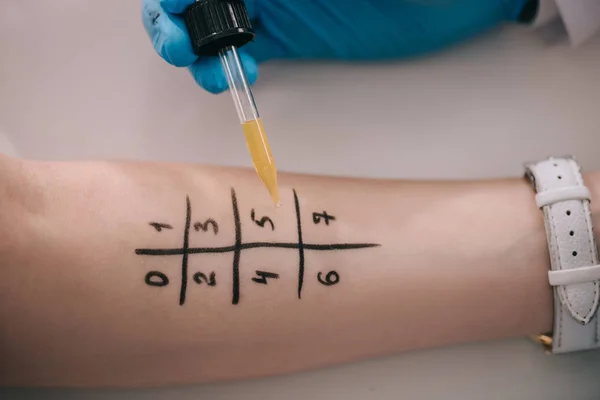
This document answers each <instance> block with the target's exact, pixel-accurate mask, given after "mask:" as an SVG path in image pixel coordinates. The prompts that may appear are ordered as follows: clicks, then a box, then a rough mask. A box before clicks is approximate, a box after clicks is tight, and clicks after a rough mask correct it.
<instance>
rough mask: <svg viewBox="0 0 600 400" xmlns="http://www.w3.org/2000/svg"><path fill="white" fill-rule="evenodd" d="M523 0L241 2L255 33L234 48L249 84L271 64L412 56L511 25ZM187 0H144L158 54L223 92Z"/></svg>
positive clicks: (148, 27) (209, 88)
mask: <svg viewBox="0 0 600 400" xmlns="http://www.w3.org/2000/svg"><path fill="white" fill-rule="evenodd" d="M526 2H527V0H246V7H247V9H248V13H249V15H250V18H251V21H252V24H253V28H254V30H255V32H256V39H255V41H254V42H252V43H249V44H247V45H246V46H244V47H242V49H241V50H240V57H241V58H242V63H243V65H244V68H245V70H246V73H247V75H248V80H249V81H250V83H254V82H255V81H256V78H257V76H258V64H259V63H261V62H263V61H267V60H271V59H338V60H354V61H366V60H382V59H397V58H406V57H413V56H418V55H421V54H425V53H429V52H432V51H437V50H440V49H443V48H445V47H447V46H450V45H452V44H455V43H458V42H461V41H463V40H465V39H468V38H470V37H472V36H475V35H477V34H479V33H481V32H484V31H486V30H487V29H489V28H492V27H494V26H497V25H498V24H500V23H502V22H508V21H515V20H516V19H517V17H518V16H519V14H520V13H521V11H522V9H523V6H524V5H525V3H526ZM192 3H193V0H143V5H142V15H143V21H144V26H145V28H146V30H147V32H148V34H149V36H150V38H151V39H152V43H153V45H154V48H155V50H156V51H157V53H158V54H159V55H160V56H161V57H162V58H163V59H165V60H166V61H167V62H169V63H170V64H172V65H175V66H177V67H188V68H189V69H190V72H191V73H192V75H193V77H194V79H195V80H196V82H197V83H198V84H199V85H200V86H202V87H203V88H204V89H206V90H207V91H209V92H211V93H221V92H223V91H225V90H227V89H228V85H227V80H226V78H225V75H224V73H223V70H222V67H221V64H220V62H219V60H218V58H202V59H198V58H197V57H196V56H195V55H194V53H193V52H192V46H191V42H190V39H189V36H188V33H187V28H186V26H185V23H184V21H183V18H182V13H183V12H184V10H185V9H186V8H187V7H188V6H189V5H191V4H192Z"/></svg>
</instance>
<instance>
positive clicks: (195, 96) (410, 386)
mask: <svg viewBox="0 0 600 400" xmlns="http://www.w3.org/2000/svg"><path fill="white" fill-rule="evenodd" d="M559 34H560V32H559V30H552V29H550V30H545V31H541V32H530V31H528V30H525V29H520V28H507V29H503V30H500V31H494V32H490V33H489V34H488V35H486V36H484V37H482V38H480V39H478V40H476V41H474V42H472V43H469V44H466V45H464V46H460V47H459V48H455V49H453V50H452V51H449V52H444V53H443V54H437V55H435V56H434V57H428V58H427V59H423V60H419V61H418V62H406V63H392V64H378V65H369V66H359V65H336V64H328V65H315V64H304V65H286V64H283V63H280V64H275V63H274V64H270V65H265V66H264V68H262V76H261V79H260V83H259V84H258V85H256V87H255V95H256V98H257V103H258V106H259V109H260V111H261V113H262V116H263V118H264V120H265V127H266V129H267V133H268V135H269V138H270V142H271V146H272V149H273V153H274V155H275V157H276V161H277V163H278V166H279V169H280V170H287V171H300V172H313V173H326V174H337V175H354V176H371V177H398V178H452V179H454V178H479V177H497V176H506V175H515V176H516V175H520V174H521V173H522V164H523V162H525V161H529V160H535V159H538V158H541V157H545V156H547V155H550V154H556V155H564V154H573V155H575V156H576V157H577V158H578V159H579V161H580V162H581V163H582V164H583V166H584V167H585V168H586V169H600V157H598V156H599V155H600V148H599V147H598V146H599V145H600V135H599V131H600V109H599V104H600V74H599V72H598V71H599V68H600V38H597V39H595V40H593V41H591V42H588V43H587V45H586V46H584V47H581V48H579V49H577V50H573V49H570V48H569V46H568V45H567V43H566V41H565V39H564V38H563V37H562V36H560V35H559ZM0 133H3V134H4V135H5V137H2V136H1V135H0V146H2V147H1V148H2V149H3V151H5V152H7V153H11V154H18V155H20V156H23V157H27V158H36V159H48V160H59V159H84V158H136V159H148V160H173V161H187V162H203V163H217V164H228V165H246V166H250V161H249V157H248V155H247V152H246V148H245V144H244V141H243V137H242V134H241V131H240V128H239V125H238V122H237V117H236V114H235V110H234V108H233V104H232V103H231V99H230V97H229V95H227V94H225V95H222V96H212V95H209V94H207V93H204V92H203V91H202V90H200V89H199V88H197V87H196V86H195V85H194V84H193V81H192V80H191V78H190V76H189V75H188V73H187V71H186V70H179V69H176V68H173V67H170V66H168V65H167V64H166V63H164V62H163V61H162V60H161V59H160V58H159V57H158V56H157V55H155V54H154V52H153V50H152V48H151V46H150V42H149V40H148V39H147V37H146V36H145V32H144V30H143V27H142V24H141V16H140V4H139V2H138V1H131V0H130V1H122V0H103V1H98V0H94V1H92V0H53V1H39V0H35V1H34V0H3V1H2V2H1V3H0ZM440 312H443V310H440ZM0 362H1V360H0ZM0 398H2V399H4V398H7V399H21V398H23V399H41V400H45V399H111V400H120V399H127V400H132V399H157V400H158V399H160V400H162V399H170V400H183V399H251V400H254V399H257V400H258V399H282V398H285V399H290V400H292V399H306V398H310V399H313V400H320V399H338V398H339V399H341V398H343V399H363V398H368V399H398V398H406V399H421V398H427V399H429V398H436V399H438V398H443V399H465V398H485V399H488V400H492V399H529V400H535V399H544V400H547V399H566V398H569V399H573V400H577V399H598V398H600V353H599V352H588V353H579V354H571V355H565V356H556V357H553V356H548V355H545V354H544V353H543V352H542V351H541V350H540V349H539V348H538V347H537V346H536V345H533V344H532V343H530V342H529V341H527V340H521V341H508V342H498V343H490V344H474V345H471V346H461V347H458V348H446V349H438V350H429V351H422V352H413V353H408V354H404V355H400V356H396V357H390V358H386V359H383V360H369V361H365V362H361V363H354V364H349V365H344V366H339V367H336V368H329V369H327V370H321V371H312V372H306V373H302V374H296V375H292V376H285V377H278V378H272V379H266V380H258V381H252V382H239V383H235V384H224V385H210V386H203V387H191V388H176V389H164V390H150V391H145V390H134V391H61V390H47V391H46V390H42V391H38V390H30V391H25V390H4V391H3V390H1V389H0Z"/></svg>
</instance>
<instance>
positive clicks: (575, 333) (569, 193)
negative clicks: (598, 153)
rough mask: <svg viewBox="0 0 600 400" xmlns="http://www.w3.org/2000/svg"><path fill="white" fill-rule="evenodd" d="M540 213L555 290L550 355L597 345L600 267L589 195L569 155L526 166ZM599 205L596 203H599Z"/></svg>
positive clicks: (576, 165) (599, 332)
mask: <svg viewBox="0 0 600 400" xmlns="http://www.w3.org/2000/svg"><path fill="white" fill-rule="evenodd" d="M526 176H527V177H528V178H529V179H530V180H531V181H532V183H533V186H534V188H535V191H536V203H537V205H538V207H540V208H541V209H542V212H543V214H544V219H545V226H546V234H547V239H548V247H549V255H550V271H549V272H548V280H549V283H550V284H551V285H552V286H553V287H554V331H553V339H552V351H553V352H554V353H566V352H571V351H578V350H588V349H593V348H598V347H600V318H599V317H598V298H599V296H600V266H599V265H598V252H597V247H596V239H595V237H594V230H593V226H592V218H591V213H590V205H589V204H590V192H589V190H588V189H587V187H586V186H585V184H584V182H583V178H582V176H581V172H580V167H579V165H578V164H577V162H576V161H575V160H574V159H573V158H572V157H560V158H554V157H551V158H548V159H545V160H543V161H541V162H538V163H533V164H528V165H526ZM599 201H600V199H599Z"/></svg>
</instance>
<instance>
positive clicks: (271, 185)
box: [242, 118, 280, 207]
mask: <svg viewBox="0 0 600 400" xmlns="http://www.w3.org/2000/svg"><path fill="white" fill-rule="evenodd" d="M242 129H243V130H244V135H245V136H246V145H247V146H248V150H249V151H250V156H251V157H252V162H253V163H254V168H255V169H256V173H258V176H259V177H260V179H261V180H262V181H263V183H264V184H265V186H266V187H267V190H268V191H269V194H270V195H271V198H272V199H273V202H274V203H275V204H276V205H277V206H278V207H279V205H280V203H279V188H278V187H277V168H276V167H275V161H274V160H273V155H272V154H271V147H270V146H269V142H268V141H267V136H266V135H265V128H264V127H263V123H262V120H261V119H260V118H258V119H255V120H254V121H248V122H244V123H243V124H242Z"/></svg>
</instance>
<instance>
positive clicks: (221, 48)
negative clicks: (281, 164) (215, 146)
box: [185, 0, 280, 207]
mask: <svg viewBox="0 0 600 400" xmlns="http://www.w3.org/2000/svg"><path fill="white" fill-rule="evenodd" d="M185 23H186V25H187V27H188V31H189V34H190V39H191V41H192V47H193V50H194V53H196V54H197V55H198V56H204V57H206V56H209V57H210V56H218V57H219V58H220V59H221V64H222V66H223V70H224V71H225V76H226V77H227V82H228V83H229V91H230V92H231V95H232V97H233V101H234V103H235V107H236V109H237V113H238V116H239V119H240V123H241V124H242V130H243V131H244V135H245V136H246V145H247V146H248V150H249V151H250V156H251V157H252V162H253V164H254V168H255V169H256V172H257V174H258V176H259V177H260V179H261V180H262V182H263V183H264V185H265V186H266V187H267V189H268V191H269V194H270V195H271V198H272V199H273V202H274V203H275V204H276V205H277V206H278V207H279V205H280V203H279V189H278V187H277V168H276V167H275V162H274V160H273V155H272V154H271V148H270V146H269V142H268V141H267V136H266V135H265V130H264V127H263V123H262V120H261V118H260V115H259V114H258V110H257V109H256V103H255V102H254V96H253V95H252V91H251V89H250V84H249V83H248V78H247V77H246V73H245V72H244V68H243V66H242V62H241V60H240V57H239V55H238V52H237V48H239V47H241V46H244V45H245V44H247V43H248V42H250V41H252V40H253V39H254V36H255V35H254V31H253V30H252V25H251V24H250V18H249V17H248V12H247V10H246V5H245V4H244V1H243V0H196V1H195V2H194V4H192V5H191V6H190V7H188V9H187V10H186V13H185Z"/></svg>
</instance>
